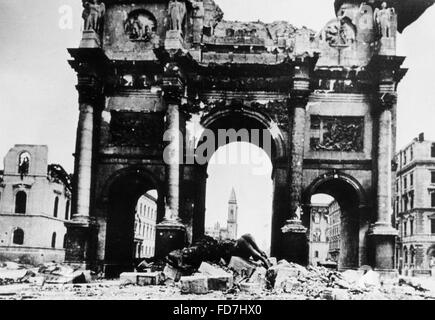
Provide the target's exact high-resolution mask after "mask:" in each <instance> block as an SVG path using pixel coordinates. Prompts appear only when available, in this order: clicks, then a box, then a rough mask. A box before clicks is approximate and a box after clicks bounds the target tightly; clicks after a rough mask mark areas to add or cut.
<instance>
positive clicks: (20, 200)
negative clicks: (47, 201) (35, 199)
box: [15, 191, 27, 214]
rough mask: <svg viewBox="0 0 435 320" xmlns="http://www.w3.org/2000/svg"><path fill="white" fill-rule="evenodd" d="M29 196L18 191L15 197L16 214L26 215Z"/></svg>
mask: <svg viewBox="0 0 435 320" xmlns="http://www.w3.org/2000/svg"><path fill="white" fill-rule="evenodd" d="M26 207H27V194H26V192H24V191H18V192H17V194H16V195H15V213H23V214H24V213H26Z"/></svg>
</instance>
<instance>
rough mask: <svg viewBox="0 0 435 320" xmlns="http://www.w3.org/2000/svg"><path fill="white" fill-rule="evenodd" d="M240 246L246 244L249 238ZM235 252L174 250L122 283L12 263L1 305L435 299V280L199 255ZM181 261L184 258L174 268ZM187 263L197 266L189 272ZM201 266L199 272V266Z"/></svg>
mask: <svg viewBox="0 0 435 320" xmlns="http://www.w3.org/2000/svg"><path fill="white" fill-rule="evenodd" d="M239 241H242V242H243V241H246V240H245V239H244V237H242V238H241V239H239V240H238V241H237V242H239ZM232 244H233V246H234V248H235V249H234V250H233V253H235V254H240V253H242V254H243V251H244V250H241V246H240V245H237V244H236V245H234V244H235V242H233V243H232ZM227 247H228V245H227V244H221V243H218V242H217V241H216V240H213V239H211V238H205V239H203V240H202V241H201V242H200V243H198V244H196V245H195V246H193V247H190V248H185V249H183V250H179V252H173V253H172V254H171V255H170V256H168V257H167V259H166V262H165V261H159V262H157V261H156V262H149V263H147V262H146V261H143V262H142V263H141V264H140V265H139V266H138V270H140V272H131V273H122V274H121V276H120V279H119V280H103V279H102V278H101V277H99V276H98V275H96V274H94V273H91V272H90V271H86V272H83V271H80V270H74V269H73V268H71V267H69V266H66V265H61V264H46V265H42V266H40V267H38V268H34V267H30V266H25V265H20V264H16V263H13V262H7V263H4V264H2V265H1V266H0V300H1V299H14V300H16V299H36V298H39V299H59V297H63V298H64V299H68V300H75V299H82V298H89V297H92V298H93V299H135V298H136V297H138V296H140V297H141V299H167V298H168V296H170V297H171V298H173V299H177V298H178V299H185V298H188V297H189V296H190V297H192V296H195V295H206V296H207V297H209V298H213V299H235V300H237V299H241V300H246V299H252V298H262V299H271V300H276V299H298V300H306V299H310V300H311V299H321V300H387V299H395V300H408V299H421V300H427V299H435V281H432V282H422V281H418V280H416V279H415V278H407V277H400V278H398V279H390V280H385V279H384V280H381V277H380V274H379V273H378V272H376V271H373V270H372V268H371V267H369V266H364V267H363V268H361V269H360V270H358V271H356V270H347V271H345V272H337V271H332V270H328V269H326V268H323V267H307V268H306V267H303V266H300V265H298V264H295V263H289V262H287V261H286V260H281V261H278V262H277V261H276V259H275V258H267V257H266V259H267V261H268V266H267V268H266V267H265V266H263V265H262V262H258V261H255V260H254V259H249V260H246V259H244V258H241V257H238V256H231V258H230V259H229V262H227V261H225V259H224V258H221V259H220V261H219V262H218V263H216V262H215V261H216V260H217V258H213V259H212V260H213V261H209V262H205V261H203V262H200V260H201V259H200V260H198V255H196V252H194V251H197V252H201V254H203V253H204V250H205V251H207V252H208V253H211V254H212V255H213V256H214V257H221V256H225V257H228V251H227V250H226V249H225V248H227ZM192 248H194V249H192ZM251 253H252V254H254V255H256V253H255V252H251ZM174 255H175V256H180V255H181V256H182V258H181V259H178V260H177V261H176V262H174V261H175V260H174V258H173V256H174ZM244 255H245V256H246V253H245V254H244ZM204 256H206V255H204ZM259 261H261V260H260V259H259ZM187 262H189V263H192V264H191V265H189V267H188V268H186V264H188V263H187ZM198 263H200V265H199V267H198V268H195V267H194V265H198ZM174 265H176V266H174ZM6 285H8V286H6ZM41 289H42V290H41ZM60 292H62V294H61V295H60ZM180 312H181V310H180Z"/></svg>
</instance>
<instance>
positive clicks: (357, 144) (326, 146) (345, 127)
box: [310, 116, 364, 152]
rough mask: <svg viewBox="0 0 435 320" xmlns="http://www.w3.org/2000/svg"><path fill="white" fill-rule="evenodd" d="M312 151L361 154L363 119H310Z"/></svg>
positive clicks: (362, 148)
mask: <svg viewBox="0 0 435 320" xmlns="http://www.w3.org/2000/svg"><path fill="white" fill-rule="evenodd" d="M311 132H312V138H311V141H310V148H311V150H312V151H343V152H362V151H363V150H364V119H363V118H361V117H316V116H314V117H312V119H311Z"/></svg>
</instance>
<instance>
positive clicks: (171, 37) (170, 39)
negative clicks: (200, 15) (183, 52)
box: [165, 30, 184, 50]
mask: <svg viewBox="0 0 435 320" xmlns="http://www.w3.org/2000/svg"><path fill="white" fill-rule="evenodd" d="M183 47H184V40H183V35H182V33H181V31H179V30H170V31H167V32H166V39H165V49H167V50H178V49H183Z"/></svg>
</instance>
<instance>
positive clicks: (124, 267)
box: [99, 167, 164, 278]
mask: <svg viewBox="0 0 435 320" xmlns="http://www.w3.org/2000/svg"><path fill="white" fill-rule="evenodd" d="M151 190H156V191H157V195H158V198H157V221H161V220H162V218H163V215H164V193H163V184H162V183H161V181H159V180H158V179H157V177H156V176H155V175H154V174H153V173H152V172H150V171H148V170H147V169H144V168H141V167H129V168H124V169H121V170H119V171H117V172H115V173H114V174H113V175H112V176H111V177H110V178H109V179H108V180H107V181H106V183H105V186H104V188H103V192H102V199H101V201H100V204H99V205H100V209H101V210H102V212H104V213H105V215H106V216H105V220H106V228H105V232H106V243H105V252H104V270H105V275H106V277H108V278H112V277H117V276H119V274H120V273H122V272H126V271H133V269H134V265H135V256H136V251H135V217H136V209H137V208H136V206H137V203H138V200H139V198H141V197H142V196H143V195H144V194H146V193H147V192H149V191H151Z"/></svg>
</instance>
